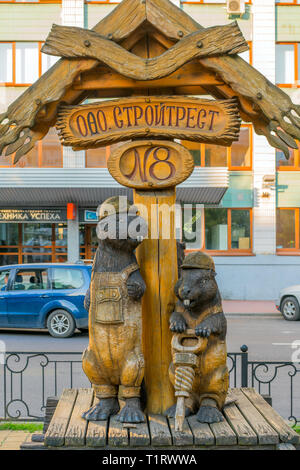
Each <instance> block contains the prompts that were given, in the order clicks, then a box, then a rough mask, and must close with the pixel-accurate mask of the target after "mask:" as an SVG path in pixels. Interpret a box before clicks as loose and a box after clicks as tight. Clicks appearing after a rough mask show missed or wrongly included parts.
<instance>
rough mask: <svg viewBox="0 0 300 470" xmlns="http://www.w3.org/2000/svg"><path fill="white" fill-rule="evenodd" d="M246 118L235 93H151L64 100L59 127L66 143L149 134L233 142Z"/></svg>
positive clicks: (99, 142)
mask: <svg viewBox="0 0 300 470" xmlns="http://www.w3.org/2000/svg"><path fill="white" fill-rule="evenodd" d="M240 124H241V119H240V116H239V110H238V103H237V101H236V99H235V98H233V99H231V100H219V101H212V100H204V99H199V98H188V97H174V96H168V97H164V96H149V97H136V98H121V99H118V100H109V101H106V102H104V103H103V102H100V103H93V104H88V105H80V106H62V107H61V108H60V111H59V114H58V119H57V123H56V128H57V130H58V131H59V137H60V140H61V142H62V144H63V145H66V146H72V147H73V148H76V149H85V148H93V147H94V148H97V147H99V146H102V145H107V144H112V143H115V142H120V141H124V140H126V141H127V140H129V139H133V138H134V139H137V138H143V137H148V138H153V137H155V138H159V137H163V138H166V139H173V138H176V139H185V140H192V141H196V142H207V143H212V144H217V145H218V144H220V145H225V146H228V145H230V144H231V143H232V142H233V141H236V140H238V138H239V131H240Z"/></svg>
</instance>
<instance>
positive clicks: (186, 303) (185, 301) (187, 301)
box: [183, 299, 191, 307]
mask: <svg viewBox="0 0 300 470" xmlns="http://www.w3.org/2000/svg"><path fill="white" fill-rule="evenodd" d="M190 303H191V302H190V300H189V299H185V300H184V301H183V305H185V306H186V307H188V306H189V305H190Z"/></svg>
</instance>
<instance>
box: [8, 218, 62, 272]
mask: <svg viewBox="0 0 300 470" xmlns="http://www.w3.org/2000/svg"><path fill="white" fill-rule="evenodd" d="M65 261H67V225H66V224H63V223H59V224H47V223H45V224H39V223H24V224H21V223H19V224H18V223H0V266H5V265H6V264H21V263H47V262H49V263H51V262H52V263H55V262H58V263H60V262H65Z"/></svg>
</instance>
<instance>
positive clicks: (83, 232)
mask: <svg viewBox="0 0 300 470" xmlns="http://www.w3.org/2000/svg"><path fill="white" fill-rule="evenodd" d="M96 228H97V225H94V224H80V226H79V238H80V258H81V259H85V260H92V259H93V258H94V256H95V253H96V250H97V247H98V238H97V233H96Z"/></svg>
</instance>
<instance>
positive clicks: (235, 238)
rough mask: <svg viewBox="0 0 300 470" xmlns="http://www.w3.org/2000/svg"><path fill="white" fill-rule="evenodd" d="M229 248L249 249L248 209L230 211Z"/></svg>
mask: <svg viewBox="0 0 300 470" xmlns="http://www.w3.org/2000/svg"><path fill="white" fill-rule="evenodd" d="M231 248H232V249H233V250H236V249H238V250H250V248H251V246H250V212H249V210H233V211H231Z"/></svg>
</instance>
